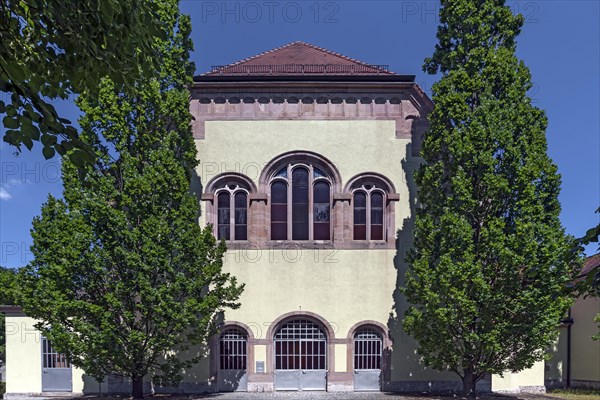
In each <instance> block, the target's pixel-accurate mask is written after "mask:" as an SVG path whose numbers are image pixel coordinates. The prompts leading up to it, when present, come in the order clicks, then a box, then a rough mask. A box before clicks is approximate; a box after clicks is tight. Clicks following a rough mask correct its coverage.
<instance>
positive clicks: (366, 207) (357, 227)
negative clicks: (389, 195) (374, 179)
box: [352, 184, 385, 240]
mask: <svg viewBox="0 0 600 400" xmlns="http://www.w3.org/2000/svg"><path fill="white" fill-rule="evenodd" d="M352 197H353V201H352V202H353V208H354V213H353V214H354V240H385V230H384V222H383V221H384V203H385V192H384V191H383V190H382V189H381V188H378V187H377V186H375V185H371V184H365V185H362V186H361V187H359V188H357V189H355V190H354V191H353V196H352Z"/></svg>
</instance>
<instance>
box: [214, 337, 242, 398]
mask: <svg viewBox="0 0 600 400" xmlns="http://www.w3.org/2000/svg"><path fill="white" fill-rule="evenodd" d="M218 357H219V361H218V364H219V370H218V375H217V376H218V389H219V391H220V392H233V391H240V392H245V391H247V390H248V373H247V372H248V336H247V335H246V332H244V331H243V330H242V329H239V328H229V329H226V330H224V331H223V333H222V334H221V337H220V338H219V354H218Z"/></svg>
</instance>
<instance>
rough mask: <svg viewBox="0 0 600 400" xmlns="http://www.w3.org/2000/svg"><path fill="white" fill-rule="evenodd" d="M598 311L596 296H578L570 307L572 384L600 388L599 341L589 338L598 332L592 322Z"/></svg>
mask: <svg viewBox="0 0 600 400" xmlns="http://www.w3.org/2000/svg"><path fill="white" fill-rule="evenodd" d="M598 313H600V299H599V298H597V297H596V298H594V297H588V298H585V299H583V298H579V299H577V301H576V302H575V304H574V305H573V307H572V309H571V316H572V318H573V327H572V328H571V329H572V330H571V335H572V339H571V343H572V350H571V351H572V353H571V360H572V364H571V384H572V386H590V387H597V388H600V341H594V340H592V338H591V337H592V336H593V335H596V334H597V333H598V324H597V323H596V322H594V317H595V316H596V314H598Z"/></svg>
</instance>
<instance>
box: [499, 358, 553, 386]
mask: <svg viewBox="0 0 600 400" xmlns="http://www.w3.org/2000/svg"><path fill="white" fill-rule="evenodd" d="M543 386H544V362H543V361H538V362H536V363H535V364H534V365H533V366H532V367H531V368H528V369H525V370H523V371H520V372H506V373H505V374H504V376H500V375H492V391H494V392H518V391H520V390H521V389H527V388H532V387H536V388H541V387H543Z"/></svg>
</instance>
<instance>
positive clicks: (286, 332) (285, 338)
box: [274, 318, 327, 390]
mask: <svg viewBox="0 0 600 400" xmlns="http://www.w3.org/2000/svg"><path fill="white" fill-rule="evenodd" d="M274 357H275V360H274V365H275V368H274V370H275V390H326V387H327V380H326V379H327V335H326V334H325V330H324V329H323V328H322V327H321V326H320V325H319V324H317V323H316V322H314V321H313V320H311V319H307V318H295V319H291V320H288V321H286V322H285V323H284V324H283V325H282V326H281V327H279V329H277V331H276V332H275V335H274Z"/></svg>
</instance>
